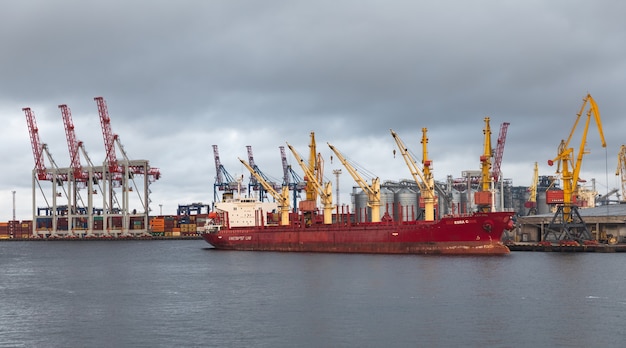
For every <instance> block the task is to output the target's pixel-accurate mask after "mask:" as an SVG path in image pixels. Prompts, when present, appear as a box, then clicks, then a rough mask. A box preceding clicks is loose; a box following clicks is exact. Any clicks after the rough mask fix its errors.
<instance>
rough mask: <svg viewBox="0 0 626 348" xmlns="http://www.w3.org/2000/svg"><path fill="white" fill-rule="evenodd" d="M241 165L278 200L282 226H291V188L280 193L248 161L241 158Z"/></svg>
mask: <svg viewBox="0 0 626 348" xmlns="http://www.w3.org/2000/svg"><path fill="white" fill-rule="evenodd" d="M239 161H240V162H241V164H243V165H244V167H246V169H248V171H249V172H250V174H251V175H252V176H254V177H255V179H256V180H257V182H258V183H259V184H261V185H263V187H264V188H265V190H266V191H267V192H268V193H269V194H271V195H272V197H274V199H276V201H277V202H278V207H279V208H280V224H281V225H282V226H286V225H289V209H290V207H289V187H287V186H283V188H282V191H281V192H280V193H278V192H277V191H276V190H275V189H274V187H273V186H272V185H271V184H270V183H268V182H267V181H266V180H265V179H264V178H263V177H262V176H261V175H260V174H259V173H257V172H256V170H254V168H253V167H252V166H251V165H250V164H248V163H246V161H244V160H242V159H241V158H239Z"/></svg>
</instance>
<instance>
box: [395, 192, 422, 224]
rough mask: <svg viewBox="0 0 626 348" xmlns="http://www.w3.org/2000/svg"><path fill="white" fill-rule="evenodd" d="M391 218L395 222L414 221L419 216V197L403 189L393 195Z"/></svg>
mask: <svg viewBox="0 0 626 348" xmlns="http://www.w3.org/2000/svg"><path fill="white" fill-rule="evenodd" d="M394 202H395V204H394V208H393V212H394V215H393V218H394V220H396V221H410V220H415V219H416V218H417V215H418V214H419V210H420V208H419V195H418V193H417V192H415V191H414V190H411V189H410V188H407V187H403V188H401V189H400V190H398V191H397V192H395V194H394Z"/></svg>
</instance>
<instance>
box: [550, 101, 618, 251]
mask: <svg viewBox="0 0 626 348" xmlns="http://www.w3.org/2000/svg"><path fill="white" fill-rule="evenodd" d="M587 104H589V110H587V113H586V115H587V118H586V122H585V128H584V129H583V134H582V140H581V142H580V147H579V149H578V155H577V157H576V161H574V149H573V148H572V147H570V141H571V140H572V136H573V135H574V132H575V130H576V126H577V125H578V122H579V121H580V118H581V117H582V115H583V114H584V111H585V108H586V107H587ZM592 114H593V117H594V119H595V121H596V126H597V128H598V132H599V134H600V140H601V141H602V147H606V141H605V139H604V132H603V130H602V122H601V120H600V111H599V110H598V105H597V104H596V102H595V100H594V99H593V98H592V97H591V95H590V94H587V96H585V97H584V98H583V104H582V106H581V107H580V111H579V112H578V114H576V116H577V117H576V121H575V122H574V126H573V127H572V130H571V131H570V134H569V136H568V138H567V140H561V143H560V145H559V148H558V153H557V156H556V157H555V158H554V159H552V160H549V161H548V164H549V165H551V166H552V165H554V163H555V162H557V170H556V173H557V174H559V173H560V174H561V180H562V181H563V205H562V206H559V207H558V210H557V212H556V215H555V219H553V221H556V217H557V215H559V214H560V213H561V216H562V227H563V229H562V232H563V233H564V234H565V237H566V238H568V239H579V240H583V239H585V240H589V239H591V235H590V233H589V231H588V230H587V228H586V225H584V223H582V218H580V215H579V214H578V208H577V207H576V205H574V204H573V202H574V197H575V196H576V193H577V192H578V179H579V174H580V168H581V164H582V160H583V155H585V154H587V153H589V151H586V150H585V145H586V143H587V133H588V130H589V123H590V122H591V115H592ZM575 218H576V219H577V221H575ZM579 226H580V227H583V230H582V231H580V232H581V233H579V234H577V235H574V234H573V233H572V232H575V230H576V228H577V227H579ZM570 227H572V228H570ZM547 233H549V232H547Z"/></svg>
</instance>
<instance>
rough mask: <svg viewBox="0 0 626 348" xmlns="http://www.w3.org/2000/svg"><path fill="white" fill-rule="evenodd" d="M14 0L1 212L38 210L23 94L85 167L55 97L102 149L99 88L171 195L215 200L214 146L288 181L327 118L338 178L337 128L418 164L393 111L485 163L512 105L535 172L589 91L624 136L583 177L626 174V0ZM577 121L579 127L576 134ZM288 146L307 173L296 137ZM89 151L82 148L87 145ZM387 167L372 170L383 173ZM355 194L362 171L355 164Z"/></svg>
mask: <svg viewBox="0 0 626 348" xmlns="http://www.w3.org/2000/svg"><path fill="white" fill-rule="evenodd" d="M1 6H2V11H0V44H1V47H2V54H1V55H0V76H2V83H1V84H0V117H1V120H2V127H1V128H0V142H1V143H2V146H0V153H1V156H2V168H3V170H2V171H1V172H0V221H7V220H9V219H11V218H12V207H13V205H12V191H16V194H15V197H16V217H17V219H18V220H27V219H31V218H32V208H31V205H32V201H31V195H32V188H31V187H32V185H31V173H32V169H33V167H34V159H33V155H32V149H31V144H30V137H29V133H28V127H27V124H26V118H25V115H24V113H23V112H22V108H24V107H30V108H32V110H33V111H34V113H35V116H36V119H37V124H38V127H39V135H40V138H41V141H42V142H43V143H46V144H48V147H49V149H50V152H51V153H52V155H53V156H54V159H55V161H56V162H57V164H58V165H59V166H62V167H63V166H69V154H68V149H67V143H66V139H65V131H64V128H63V122H62V118H61V112H60V110H59V109H58V105H59V104H67V105H68V106H69V107H70V108H71V111H72V117H73V121H74V125H75V131H76V136H77V138H78V139H79V140H81V141H83V142H84V144H85V148H86V150H87V151H88V152H89V156H90V157H91V159H92V161H93V162H95V163H97V164H101V163H102V161H103V160H104V142H103V138H102V131H101V127H100V120H99V117H98V112H97V111H98V110H97V106H96V103H95V102H94V100H93V98H94V97H96V96H102V97H104V98H105V100H106V102H107V104H108V109H109V114H110V117H111V127H112V130H113V132H114V133H116V134H118V135H119V137H120V139H121V142H122V143H123V144H124V148H125V150H126V152H127V153H128V155H129V157H130V158H131V159H147V160H149V161H150V164H151V166H152V167H156V168H159V169H160V171H161V173H162V178H161V179H160V180H158V181H156V182H155V183H153V184H152V185H151V190H152V204H151V208H152V210H153V212H156V211H158V210H159V204H162V210H163V213H164V214H174V213H175V212H176V208H177V207H178V205H179V204H189V203H194V202H203V203H210V202H212V200H213V184H214V182H215V175H216V169H215V163H214V159H213V151H212V145H218V147H219V153H220V159H221V161H222V164H223V165H224V166H225V167H226V169H227V170H228V172H229V173H230V174H231V175H233V176H237V175H241V174H245V176H246V183H247V178H248V176H249V174H248V172H247V170H246V169H245V168H244V167H243V166H242V165H241V164H240V163H239V161H238V159H237V158H238V157H241V158H244V159H245V158H246V157H247V152H246V145H251V146H252V149H253V152H254V160H255V163H256V164H257V165H258V166H259V168H260V169H261V170H262V171H263V172H264V173H265V174H266V175H268V176H270V177H273V178H277V179H280V178H281V177H282V165H281V160H280V152H279V146H285V145H286V142H288V143H289V144H291V145H293V146H294V147H295V148H296V149H298V150H299V152H300V153H301V154H302V155H303V156H307V157H308V146H307V145H308V143H309V140H310V138H309V134H310V132H312V131H313V132H315V137H316V140H317V148H318V151H320V152H321V153H322V155H323V156H324V158H325V174H326V177H327V179H328V180H332V181H333V184H334V183H335V176H334V175H333V174H332V170H333V169H340V168H342V166H341V163H339V162H338V161H337V159H334V160H333V161H332V163H331V160H330V155H331V151H330V150H329V148H328V146H326V143H327V142H329V143H331V144H332V145H334V146H335V147H337V149H339V150H340V151H341V152H342V153H343V154H344V155H345V156H346V157H348V158H349V159H350V161H352V162H353V163H354V164H357V165H358V166H360V167H362V168H364V173H365V170H366V171H367V172H368V173H372V175H376V176H378V177H380V178H381V180H383V181H384V180H399V179H406V178H410V173H409V171H408V169H407V167H406V165H405V163H404V161H403V160H402V157H401V156H399V154H396V156H395V158H394V155H393V149H394V148H395V142H394V141H393V138H392V137H391V135H390V132H389V130H390V129H393V130H394V131H396V132H397V133H398V134H399V136H400V137H401V138H402V139H403V140H404V142H405V143H406V144H407V146H408V147H409V148H410V149H411V150H412V151H413V152H414V153H415V154H417V155H418V158H417V159H418V160H420V159H421V144H420V139H421V134H422V133H421V129H422V128H424V127H426V128H427V129H428V138H429V143H428V150H429V156H430V158H431V159H432V160H433V171H434V176H435V178H436V179H437V180H445V179H446V177H447V176H448V175H452V176H453V177H460V176H461V172H462V171H465V170H477V169H479V168H480V160H479V159H480V156H481V155H482V153H483V141H484V135H483V129H484V127H485V122H484V118H485V117H487V116H488V117H490V119H491V122H490V125H491V130H492V133H493V134H492V143H493V146H494V147H495V144H496V140H497V137H498V132H499V129H500V125H501V124H502V123H503V122H510V126H509V128H508V133H507V138H506V147H505V150H504V158H503V161H502V172H503V176H504V177H505V178H510V179H511V180H512V181H513V185H514V186H528V185H530V183H531V179H532V175H533V166H534V163H535V162H538V163H539V168H540V175H553V174H554V171H555V167H549V166H548V165H547V160H548V159H552V158H554V157H555V156H556V154H557V147H558V145H559V143H560V141H561V139H564V138H567V136H568V134H569V132H570V130H571V129H572V127H573V125H574V121H575V120H576V113H577V112H578V111H579V109H580V107H581V105H582V98H583V97H584V96H585V95H586V94H587V93H590V94H591V95H592V96H593V98H594V99H595V100H596V102H597V103H598V106H599V109H600V113H601V118H602V126H603V129H604V135H605V138H606V142H607V148H606V149H603V148H602V147H601V145H600V139H599V135H598V129H597V126H596V125H595V123H593V122H592V124H591V125H590V126H589V135H588V139H587V140H588V141H587V149H588V150H589V151H590V153H589V154H587V155H585V157H584V160H583V165H582V170H581V177H582V178H584V179H586V180H588V181H591V179H592V178H595V179H596V185H597V189H598V191H600V192H606V191H607V190H609V189H611V188H614V187H619V180H618V179H619V178H618V177H616V176H615V169H616V166H617V153H618V150H619V147H620V145H621V144H623V143H625V142H626V139H625V137H624V135H623V133H624V130H625V129H626V118H625V117H624V116H625V114H626V98H625V97H624V91H625V90H626V45H625V44H624V42H625V40H626V22H625V21H624V18H623V16H624V13H626V4H624V3H621V2H617V1H592V2H590V1H579V0H563V1H532V0H530V1H496V0H493V1H470V2H468V1H428V2H423V1H414V0H410V1H409V0H406V1H404V0H397V1H373V0H369V1H368V0H358V1H357V0H354V1H337V0H332V1H326V0H317V1H297V0H284V1H281V0H266V1H237V0H223V1H221V0H213V1H211V0H202V1H184V0H181V1H117V0H110V1H97V2H96V1H93V2H87V1H79V0H76V1H44V0H39V1H30V0H20V1H3V2H2V4H1ZM583 128H584V123H582V124H579V126H578V128H577V129H578V130H579V132H577V133H576V134H575V136H574V138H573V140H572V144H571V145H572V146H573V147H574V148H575V150H576V151H578V148H579V147H580V142H581V139H582V135H581V132H580V130H582V129H583ZM287 153H288V155H289V161H290V162H291V163H292V164H293V165H294V167H295V169H296V170H297V171H298V172H299V173H300V174H302V172H301V171H300V170H299V168H298V167H297V164H296V161H295V160H294V158H293V156H291V154H290V153H289V150H288V149H287ZM83 163H85V162H83ZM370 178H371V175H369V176H365V179H368V180H369V179H370ZM340 180H341V181H340V189H341V191H342V196H341V201H342V203H348V201H349V199H350V198H349V195H348V194H349V192H350V191H351V187H352V186H354V185H355V183H354V181H353V180H352V178H351V177H350V176H349V175H348V173H347V171H346V170H345V169H344V170H343V174H342V175H341V176H340Z"/></svg>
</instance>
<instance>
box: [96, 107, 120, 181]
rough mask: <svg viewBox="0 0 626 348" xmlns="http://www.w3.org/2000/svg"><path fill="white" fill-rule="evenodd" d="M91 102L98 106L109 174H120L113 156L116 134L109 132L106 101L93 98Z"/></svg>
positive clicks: (115, 157) (109, 119)
mask: <svg viewBox="0 0 626 348" xmlns="http://www.w3.org/2000/svg"><path fill="white" fill-rule="evenodd" d="M93 100H95V101H96V104H97V105H98V114H99V115H100V124H101V126H102V137H103V139H104V150H105V154H106V155H105V157H106V162H107V165H108V166H109V172H111V173H119V172H121V168H120V167H119V165H118V163H117V156H116V155H115V139H116V138H117V134H113V131H111V118H110V117H109V111H108V109H107V104H106V101H104V98H103V97H95V98H93Z"/></svg>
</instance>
